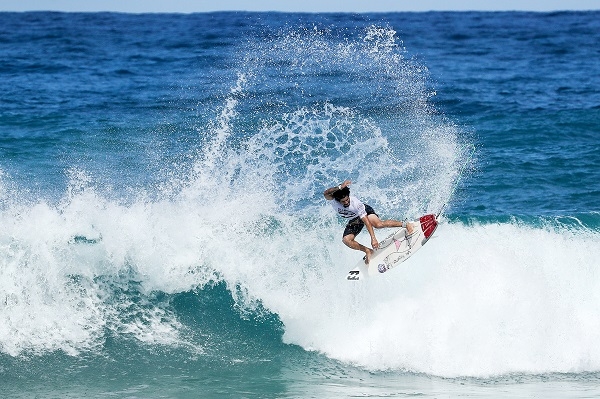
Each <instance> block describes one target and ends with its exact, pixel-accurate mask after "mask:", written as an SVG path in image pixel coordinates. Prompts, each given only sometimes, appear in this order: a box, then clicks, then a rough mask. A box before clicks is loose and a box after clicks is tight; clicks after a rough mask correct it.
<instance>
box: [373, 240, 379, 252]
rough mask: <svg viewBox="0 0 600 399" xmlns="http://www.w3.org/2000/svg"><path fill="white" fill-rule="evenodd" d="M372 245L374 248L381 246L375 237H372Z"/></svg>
mask: <svg viewBox="0 0 600 399" xmlns="http://www.w3.org/2000/svg"><path fill="white" fill-rule="evenodd" d="M371 247H373V249H377V248H379V243H378V242H377V240H376V239H375V238H372V239H371Z"/></svg>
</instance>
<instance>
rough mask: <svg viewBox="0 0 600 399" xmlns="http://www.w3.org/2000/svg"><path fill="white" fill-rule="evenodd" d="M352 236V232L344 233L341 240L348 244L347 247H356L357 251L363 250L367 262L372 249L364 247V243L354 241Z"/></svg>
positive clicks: (367, 262)
mask: <svg viewBox="0 0 600 399" xmlns="http://www.w3.org/2000/svg"><path fill="white" fill-rule="evenodd" d="M354 238H355V235H354V234H348V235H345V236H344V238H342V242H343V243H344V244H346V246H348V247H349V248H352V249H356V250H357V251H363V252H364V253H365V263H366V264H369V260H371V254H372V253H373V250H372V249H370V248H367V247H365V246H364V245H362V244H361V243H359V242H358V241H356V240H355V239H354Z"/></svg>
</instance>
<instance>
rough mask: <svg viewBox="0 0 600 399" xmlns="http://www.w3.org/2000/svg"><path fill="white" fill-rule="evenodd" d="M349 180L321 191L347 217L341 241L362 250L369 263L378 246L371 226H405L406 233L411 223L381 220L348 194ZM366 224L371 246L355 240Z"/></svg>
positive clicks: (411, 228) (410, 230)
mask: <svg viewBox="0 0 600 399" xmlns="http://www.w3.org/2000/svg"><path fill="white" fill-rule="evenodd" d="M350 184H352V182H351V181H350V180H346V181H345V182H343V183H342V184H340V185H338V186H334V187H330V188H328V189H327V190H325V191H324V192H323V196H325V199H327V200H328V201H333V202H332V206H333V209H335V211H336V212H337V214H338V215H340V216H341V217H343V218H344V219H349V221H348V224H346V228H345V229H344V235H343V238H342V242H343V243H344V244H346V246H348V247H350V248H352V249H355V250H357V251H363V252H364V253H365V263H367V264H368V263H369V260H370V259H371V254H372V253H373V249H377V248H379V242H378V241H377V238H376V237H375V232H374V231H373V228H376V229H381V228H385V227H404V228H406V232H407V234H409V235H410V234H412V232H413V229H414V228H413V226H412V224H411V223H407V222H403V221H399V220H381V219H379V216H378V215H377V213H375V210H374V209H373V208H371V207H370V206H369V205H367V204H363V203H362V202H361V201H360V200H359V199H358V198H356V197H354V196H351V195H350V188H349V186H350ZM364 226H367V231H368V232H369V235H370V236H371V247H372V248H373V249H371V248H368V247H366V246H364V245H362V244H360V243H359V242H357V241H356V240H355V238H356V236H357V235H358V233H360V232H361V230H362V228H363V227H364Z"/></svg>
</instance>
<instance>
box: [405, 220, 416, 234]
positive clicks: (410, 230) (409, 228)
mask: <svg viewBox="0 0 600 399" xmlns="http://www.w3.org/2000/svg"><path fill="white" fill-rule="evenodd" d="M414 231H415V228H414V226H413V224H412V223H408V222H407V223H406V234H407V235H411V234H412V233H413V232H414Z"/></svg>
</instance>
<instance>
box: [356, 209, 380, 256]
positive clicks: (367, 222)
mask: <svg viewBox="0 0 600 399" xmlns="http://www.w3.org/2000/svg"><path fill="white" fill-rule="evenodd" d="M360 220H362V221H363V223H364V224H365V227H366V228H367V231H368V232H369V235H370V236H371V248H373V249H377V248H379V242H378V241H377V237H375V231H374V230H373V225H372V224H371V221H370V220H369V217H368V216H364V217H362V218H360Z"/></svg>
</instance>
